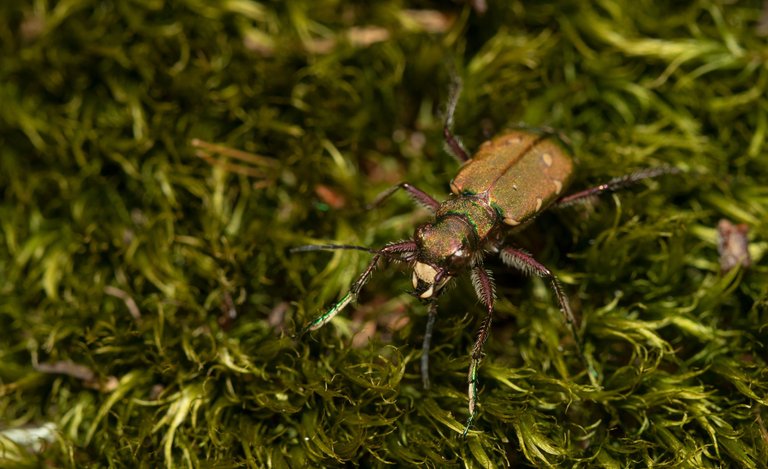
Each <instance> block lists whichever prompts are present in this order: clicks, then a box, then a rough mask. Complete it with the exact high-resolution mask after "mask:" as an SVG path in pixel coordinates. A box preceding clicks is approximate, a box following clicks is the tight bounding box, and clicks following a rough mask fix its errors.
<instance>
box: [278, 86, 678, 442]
mask: <svg viewBox="0 0 768 469" xmlns="http://www.w3.org/2000/svg"><path fill="white" fill-rule="evenodd" d="M459 92H460V86H459V85H458V84H454V88H453V90H452V92H451V95H450V99H449V101H448V106H447V110H446V120H445V125H444V127H443V136H444V139H445V142H446V144H447V145H446V146H447V148H448V150H449V151H450V153H452V154H453V156H454V157H455V158H456V159H458V160H459V161H460V162H461V163H462V166H461V168H460V169H459V172H458V174H457V175H456V177H455V178H454V179H453V180H452V181H451V183H450V187H451V195H450V197H449V198H448V200H445V201H444V202H438V201H437V200H435V199H434V198H433V197H431V196H430V195H429V194H427V193H426V192H424V191H422V190H420V189H418V188H417V187H415V186H413V185H411V184H409V183H407V182H404V183H400V184H398V185H396V186H394V187H392V188H390V189H388V190H387V191H385V192H383V193H382V194H380V195H379V196H378V197H377V198H376V199H375V200H374V202H373V203H372V204H371V205H370V206H376V205H379V204H380V203H381V202H383V201H384V200H385V199H387V198H389V197H390V196H391V195H392V194H394V193H395V192H396V191H398V190H401V189H402V190H405V191H406V192H407V193H408V194H409V195H410V196H411V197H412V198H413V199H414V200H415V201H416V202H418V203H419V204H420V205H423V206H424V207H426V208H427V209H429V210H430V211H431V212H432V213H433V215H434V218H433V219H432V220H431V221H429V222H426V223H424V224H422V225H419V226H418V227H417V228H416V230H415V231H414V236H413V239H408V240H405V241H398V242H393V243H389V244H386V245H385V246H384V247H382V248H380V249H371V248H368V247H364V246H354V245H345V244H323V245H309V246H300V247H297V248H294V249H292V251H317V250H338V249H355V250H362V251H367V252H369V253H371V254H373V258H372V259H371V261H370V263H369V264H368V266H367V267H366V268H365V270H364V271H363V273H362V274H361V275H360V276H359V277H358V278H357V280H356V281H355V282H354V283H353V284H352V285H351V287H350V289H349V291H348V292H347V293H346V294H345V295H344V296H343V297H342V298H341V299H340V300H339V301H338V302H337V303H336V304H335V305H333V306H332V307H331V308H330V309H328V310H327V311H326V312H325V313H324V314H322V315H320V316H318V317H317V318H315V319H314V320H312V321H311V322H310V323H309V324H307V326H306V327H305V328H304V329H303V331H302V334H304V333H306V332H309V331H313V330H316V329H319V328H320V327H322V326H323V325H324V324H326V323H327V322H328V321H330V320H331V319H333V317H334V316H336V315H337V314H338V313H339V312H340V311H341V310H342V309H343V308H344V307H345V306H347V305H348V304H349V303H352V302H354V301H355V300H356V299H357V297H358V296H359V294H360V290H361V289H362V288H363V286H364V285H365V284H366V283H367V282H368V280H369V279H370V277H371V274H372V273H373V270H374V269H375V267H376V265H377V264H378V263H379V262H380V261H381V260H382V259H387V260H391V261H395V262H404V263H407V264H409V265H410V266H411V268H412V271H413V272H412V282H413V289H414V290H413V295H414V296H416V297H418V298H420V299H421V300H422V301H423V302H425V303H426V304H427V308H428V318H427V328H426V331H425V333H424V341H423V345H422V355H421V376H422V381H423V386H424V388H425V389H426V388H428V387H429V349H430V346H431V341H432V330H433V327H434V324H435V319H436V317H437V299H438V297H439V295H440V293H441V292H442V291H443V290H442V289H443V287H444V286H445V285H446V283H447V282H448V281H449V280H451V279H452V278H454V277H455V276H457V275H458V274H461V273H463V272H465V271H469V272H470V274H471V278H472V284H473V286H474V288H475V292H476V294H477V297H478V298H479V300H480V302H481V303H482V305H483V306H484V307H485V316H484V317H483V320H482V321H481V323H480V327H479V329H478V331H477V335H476V339H475V342H474V345H473V347H472V352H471V360H470V365H469V372H468V376H467V384H468V387H469V389H468V401H469V405H468V409H469V418H468V419H467V423H466V426H465V429H464V435H466V434H467V432H468V431H469V428H470V427H471V425H472V422H473V420H474V418H475V415H476V412H477V400H478V399H477V396H478V391H477V386H478V368H479V366H480V362H481V360H482V357H483V346H484V345H485V342H486V340H487V339H488V334H489V331H490V327H491V319H492V317H493V305H494V301H495V291H494V282H493V277H492V275H491V273H490V272H489V271H488V270H487V269H486V268H485V267H484V266H483V259H484V258H485V256H486V255H488V254H494V255H498V256H499V257H500V258H501V260H502V262H503V263H504V264H506V265H508V266H510V267H512V268H515V269H517V270H520V271H521V272H523V273H525V274H529V275H536V276H539V277H542V278H544V279H546V280H548V281H549V285H550V287H551V288H552V291H553V292H554V293H555V296H556V297H557V301H558V303H559V306H560V310H561V311H562V313H563V317H564V319H565V321H566V323H567V324H568V327H569V328H570V331H571V334H572V335H573V338H574V341H575V344H576V349H577V353H578V356H579V357H580V359H581V361H582V363H583V365H584V366H585V367H586V368H587V371H588V372H589V371H590V369H589V366H588V365H587V361H586V359H585V357H584V354H583V353H582V347H581V338H580V334H579V333H578V328H577V325H576V319H575V317H574V314H573V311H572V310H571V307H570V303H569V300H568V296H567V295H566V293H565V291H564V290H563V288H562V287H561V285H560V282H559V281H558V280H557V277H555V275H554V274H553V273H552V271H550V270H549V269H548V268H547V267H545V266H544V265H543V264H541V263H540V262H538V261H537V260H536V259H534V257H533V256H532V255H531V254H529V253H527V252H525V251H524V250H522V249H518V248H516V247H514V246H512V245H509V243H508V240H507V235H509V234H510V233H512V232H515V231H518V230H520V229H522V228H524V227H525V226H526V224H527V223H528V222H530V221H531V220H533V219H534V218H535V217H536V216H537V215H538V214H540V213H542V212H543V211H544V210H546V209H548V208H553V207H564V206H567V205H571V204H573V203H576V202H579V201H583V200H586V199H588V198H591V197H593V196H596V195H599V194H604V193H609V192H614V191H616V190H619V189H622V188H624V187H627V186H629V185H631V184H634V183H635V182H637V181H640V180H642V179H646V178H653V177H656V176H659V175H662V174H667V173H674V172H677V170H676V169H675V168H669V167H657V168H649V169H645V170H640V171H638V172H635V173H631V174H628V175H625V176H622V177H618V178H614V179H612V180H610V181H608V182H607V183H604V184H600V185H598V186H595V187H592V188H589V189H586V190H582V191H580V192H576V193H574V194H570V195H566V196H563V195H562V194H563V192H564V190H565V189H566V188H567V186H568V184H569V183H570V181H571V177H572V173H573V160H572V158H571V156H570V155H569V152H568V150H567V149H566V148H565V145H564V143H563V142H562V140H560V139H559V138H558V137H556V135H555V134H553V133H551V132H550V133H548V132H543V131H532V130H509V131H506V132H503V133H501V134H500V135H498V136H496V137H494V138H492V139H491V140H488V141H486V142H484V143H483V144H482V145H481V146H480V148H479V149H478V151H477V152H476V153H475V154H474V156H472V157H470V156H469V154H468V153H467V152H466V151H465V150H464V148H463V147H462V145H461V144H460V143H459V140H458V139H457V138H456V136H455V135H454V133H453V130H452V127H453V114H454V112H455V109H456V103H457V101H458V96H459Z"/></svg>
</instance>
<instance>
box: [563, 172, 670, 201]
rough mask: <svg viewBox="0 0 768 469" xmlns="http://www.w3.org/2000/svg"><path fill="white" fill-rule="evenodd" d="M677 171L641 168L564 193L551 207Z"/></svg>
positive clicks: (617, 189)
mask: <svg viewBox="0 0 768 469" xmlns="http://www.w3.org/2000/svg"><path fill="white" fill-rule="evenodd" d="M679 172H680V170H679V169H677V168H674V167H658V168H648V169H643V170H640V171H636V172H634V173H630V174H626V175H624V176H620V177H617V178H613V179H611V180H610V181H608V182H606V183H604V184H600V185H599V186H595V187H590V188H589V189H584V190H583V191H579V192H576V193H575V194H571V195H566V196H565V197H562V198H560V199H559V200H557V201H555V203H554V204H552V207H553V208H561V207H568V206H569V205H573V204H576V203H579V202H584V201H587V200H589V199H591V198H592V197H595V196H598V195H601V194H610V193H611V192H616V191H619V190H621V189H625V188H627V187H629V186H632V185H634V184H636V183H638V182H639V181H642V180H643V179H652V178H655V177H659V176H663V175H665V174H676V173H679Z"/></svg>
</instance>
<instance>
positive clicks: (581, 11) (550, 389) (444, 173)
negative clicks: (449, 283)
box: [0, 0, 768, 468]
mask: <svg viewBox="0 0 768 469" xmlns="http://www.w3.org/2000/svg"><path fill="white" fill-rule="evenodd" d="M482 3H483V2H475V8H476V9H473V8H472V7H470V6H464V5H463V4H462V2H454V3H445V2H402V1H395V0H392V1H381V2H373V4H371V3H370V2H339V1H333V0H322V1H309V0H296V1H291V2H267V1H264V2H251V1H246V0H233V1H228V2H215V3H206V2H199V1H193V0H184V1H179V2H164V1H162V0H146V1H137V2H106V3H105V2H96V1H89V0H84V1H81V2H67V1H62V2H55V1H48V2H46V1H40V2H32V3H30V4H28V5H22V4H18V3H13V2H6V3H4V4H3V6H0V18H2V20H1V21H0V102H1V103H2V106H0V190H1V191H2V198H1V199H0V330H2V334H0V416H1V417H0V459H2V461H3V465H4V466H16V467H34V466H36V465H39V464H43V463H45V464H47V465H54V466H62V467H73V466H77V467H87V466H97V467H101V466H125V465H130V466H140V467H156V466H162V465H166V466H195V467H197V466H200V465H215V466H217V467H230V466H245V465H247V466H252V467H267V466H274V467H303V466H333V465H341V464H344V463H350V464H355V465H362V466H384V465H388V464H393V465H397V466H407V465H413V464H422V463H423V464H427V465H429V466H434V467H437V466H440V467H445V466H467V467H488V466H493V465H498V466H505V465H529V466H537V467H540V466H562V467H574V466H581V467H593V466H604V467H632V466H640V467H643V466H651V465H653V466H657V467H659V466H661V467H665V466H666V467H697V468H698V467H721V466H734V467H736V466H738V467H762V466H763V465H764V462H765V461H766V460H768V430H766V423H765V420H766V417H768V414H767V413H766V408H765V405H766V404H768V397H767V393H768V376H767V375H766V365H765V356H766V353H765V352H766V351H765V348H764V344H765V343H766V342H767V341H768V336H766V331H765V328H764V325H765V324H766V322H768V288H766V285H768V278H766V277H767V275H768V271H767V270H766V268H765V266H764V261H763V258H764V253H765V250H766V248H767V247H768V244H766V234H767V233H768V227H767V226H766V220H768V217H767V216H766V212H767V211H768V191H766V188H765V181H766V180H768V179H766V178H768V167H767V165H766V157H765V153H766V148H765V142H766V128H767V126H768V101H766V98H765V96H768V92H767V91H766V88H767V87H768V68H766V66H765V62H766V52H767V49H766V46H765V44H766V42H765V37H764V36H762V35H761V34H764V30H765V28H764V26H765V24H764V22H765V13H764V12H763V11H762V5H761V2H758V1H756V0H755V1H751V2H737V3H733V2H718V1H698V2H688V3H674V2H651V1H646V0H640V1H628V0H605V1H601V2H597V3H594V4H591V5H587V4H585V3H584V2H576V1H573V2H522V1H512V2H505V1H489V2H488V11H487V12H486V13H485V14H480V13H479V12H478V11H477V10H479V9H481V8H480V5H481V4H482ZM761 18H763V19H762V20H761ZM761 21H762V23H761ZM451 70H456V73H457V74H458V75H460V76H461V77H462V78H463V81H464V92H463V94H462V95H461V98H460V100H459V103H458V110H457V114H456V123H455V129H456V132H457V133H458V134H459V135H461V136H462V137H463V142H464V144H465V145H466V146H467V147H468V148H470V149H474V148H477V146H478V145H479V144H480V143H481V142H482V141H483V140H485V139H487V138H488V137H489V136H491V135H493V134H494V133H496V132H497V131H499V130H501V129H503V128H505V127H509V126H515V125H519V124H520V123H524V124H525V125H530V126H550V127H553V128H555V129H558V130H559V131H561V132H562V133H563V134H564V135H566V136H567V137H568V138H569V139H570V140H571V142H572V146H573V148H574V152H575V156H576V158H577V161H578V173H577V176H576V181H575V183H574V185H573V186H572V188H573V189H579V188H584V187H588V186H589V185H591V184H595V183H597V182H601V181H605V180H607V179H610V178H611V177H615V176H619V175H622V174H625V173H628V172H631V171H633V170H637V169H640V168H647V167H653V166H660V165H669V166H674V167H677V168H680V169H682V170H683V171H684V173H683V174H681V175H677V176H667V177H664V178H660V179H658V180H654V181H650V182H647V183H644V184H641V185H639V186H638V187H637V188H636V189H633V190H631V191H627V192H623V193H621V194H619V195H616V196H609V197H604V198H603V199H602V200H601V201H599V202H597V203H596V204H595V205H593V206H588V207H573V208H567V209H563V210H559V211H556V212H555V211H553V212H551V213H547V214H545V215H544V216H542V217H540V218H539V219H538V220H537V223H536V224H535V226H532V227H531V228H530V229H528V230H527V231H526V235H525V236H523V237H522V238H521V239H520V240H519V242H520V243H522V244H524V245H525V246H526V247H528V248H529V249H531V250H532V251H533V252H534V253H535V254H536V256H537V258H538V259H540V260H541V261H542V262H544V263H545V264H547V265H548V266H550V267H552V269H553V270H554V271H555V272H556V273H557V274H558V276H559V277H560V279H561V280H562V282H563V284H564V286H565V289H566V291H567V292H568V293H569V295H570V296H571V299H572V302H573V306H574V310H575V311H576V313H577V315H578V316H579V317H580V318H581V320H582V330H583V334H584V336H585V342H586V352H587V355H588V358H589V360H590V364H591V365H592V366H594V367H595V368H596V369H597V370H598V371H599V372H600V376H601V386H600V387H595V386H593V385H591V384H590V381H589V379H588V377H587V376H586V373H585V370H584V367H583V365H582V364H581V363H580V361H579V360H578V357H577V356H576V355H575V347H574V344H573V343H572V341H571V339H570V336H569V333H568V329H567V326H566V325H565V324H563V322H562V319H561V317H560V313H559V311H558V309H557V307H556V301H555V299H554V298H553V295H552V294H551V293H550V292H549V290H548V289H547V285H546V284H545V283H543V282H541V281H539V280H536V279H533V280H527V279H523V278H521V277H518V276H516V275H514V274H511V273H508V271H505V270H504V269H503V268H502V267H501V266H500V265H497V264H494V263H491V264H490V267H491V268H492V269H493V270H494V271H495V273H496V278H497V280H498V296H499V301H498V306H497V314H496V318H495V323H494V327H493V330H492V333H491V338H490V340H489V342H488V344H487V347H486V352H487V355H486V358H485V360H484V362H483V365H482V368H481V370H480V380H481V381H480V384H481V393H480V413H479V416H478V419H477V421H476V426H475V428H474V429H473V430H472V431H471V432H470V434H469V435H468V437H467V438H461V431H462V430H463V423H464V421H465V419H466V417H467V415H466V407H467V396H466V370H467V367H468V362H469V360H468V350H469V348H470V346H471V343H472V340H473V332H472V331H473V330H474V329H475V327H477V324H478V320H479V317H480V314H481V308H480V306H479V305H478V304H477V302H476V301H475V300H474V299H473V292H472V290H471V287H470V286H469V282H468V281H467V279H464V280H462V281H459V282H457V284H456V286H455V288H453V289H452V290H451V291H450V292H448V293H446V295H445V296H444V298H443V299H442V301H441V304H440V313H439V318H438V321H437V324H436V329H435V337H434V342H433V353H432V356H431V370H432V388H431V389H430V390H428V391H425V390H423V389H422V388H421V379H420V377H419V366H418V361H419V360H418V359H419V356H420V344H421V338H422V334H423V328H424V325H425V323H426V312H425V310H424V308H423V307H422V306H421V305H420V304H419V303H418V301H416V300H415V299H414V298H411V297H409V296H408V295H407V294H405V293H404V292H405V291H406V290H407V289H408V282H409V280H408V275H409V274H408V273H407V272H404V271H403V270H402V269H399V268H397V267H395V266H392V267H387V268H384V269H380V270H379V271H378V272H377V273H376V276H375V277H374V279H373V280H372V281H371V283H370V284H369V285H368V286H367V287H366V288H365V290H364V293H363V295H362V297H361V298H360V302H359V304H357V305H356V306H354V307H348V308H347V310H346V311H345V312H344V314H342V315H340V316H339V317H338V318H337V319H334V320H333V321H332V322H331V323H330V324H329V325H327V326H326V327H324V328H322V329H320V330H319V331H317V332H315V333H313V334H312V335H311V336H309V337H306V338H304V339H303V340H301V341H294V340H292V338H291V337H292V336H293V334H294V333H295V332H296V331H297V330H298V329H299V328H300V327H301V326H302V325H303V324H305V323H306V322H307V321H308V320H310V319H311V318H312V317H314V316H315V315H317V314H319V313H321V312H322V311H324V308H326V307H328V305H330V304H332V303H333V302H334V301H336V299H338V298H339V297H340V295H342V294H343V293H344V291H345V290H346V288H348V286H349V284H350V283H351V282H352V281H353V280H354V278H355V277H356V275H358V273H359V272H360V270H361V269H362V267H363V266H364V265H365V262H366V261H367V260H368V254H366V253H364V252H354V251H348V252H337V253H293V254H292V253H289V252H288V250H289V249H290V248H291V247H295V246H297V245H302V244H308V243H320V242H331V241H336V242H342V243H350V244H363V245H370V246H380V245H382V244H383V243H385V242H387V241H391V240H396V239H402V238H405V237H408V236H410V235H411V233H412V229H413V227H414V226H415V224H417V223H418V222H419V221H421V220H424V219H425V216H426V215H425V213H424V212H423V211H420V210H414V209H412V208H411V206H410V205H409V203H408V200H407V198H406V197H400V196H398V197H395V198H394V199H393V200H392V201H390V202H388V203H387V204H385V205H384V206H383V207H381V208H380V209H378V210H375V211H369V210H365V209H364V206H365V204H366V203H367V202H369V201H371V200H373V198H374V197H375V195H376V194H377V193H378V192H379V191H381V190H383V189H384V188H386V187H388V186H390V185H391V184H394V183H396V182H399V181H402V180H405V181H409V182H411V183H413V184H415V185H417V186H418V187H420V188H421V189H423V190H425V191H427V192H429V193H430V194H433V195H435V196H437V197H438V198H442V197H444V196H445V195H446V194H447V191H448V181H449V180H450V178H451V177H452V175H453V174H455V172H456V168H457V165H456V164H455V162H454V161H453V160H452V159H451V158H450V157H449V156H448V155H447V154H446V153H445V152H444V151H443V143H442V137H441V135H442V129H441V127H442V117H441V115H440V109H441V108H442V106H444V104H445V102H446V100H447V94H448V89H449V82H450V75H451ZM211 144H216V145H220V146H211ZM238 152H241V153H238ZM721 218H728V219H730V220H731V221H732V222H734V223H745V224H747V226H748V227H749V238H750V254H751V259H752V263H753V265H752V266H751V267H750V268H749V269H742V268H739V269H735V270H733V271H731V272H729V273H725V274H721V272H720V263H719V260H718V251H717V232H716V227H717V223H718V221H719V220H720V219H721ZM361 331H362V332H361ZM360 334H363V335H362V336H361V335H360ZM365 334H369V335H370V337H371V340H370V341H367V340H365ZM361 337H363V339H362V340H361V339H360V338H361ZM52 429H54V430H52ZM17 430H21V431H23V432H26V433H23V435H25V437H20V436H19V433H18V432H17ZM30 435H31V436H30ZM39 436H42V438H43V439H44V440H45V444H44V445H42V446H36V445H34V444H32V443H31V442H32V441H34V440H36V439H38V437H39ZM25 438H27V439H25ZM14 442H15V443H14Z"/></svg>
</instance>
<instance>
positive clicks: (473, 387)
mask: <svg viewBox="0 0 768 469" xmlns="http://www.w3.org/2000/svg"><path fill="white" fill-rule="evenodd" d="M472 285H473V286H474V287H475V293H477V297H478V298H479V299H480V301H481V302H482V303H483V304H484V305H485V306H486V308H487V310H488V312H487V314H486V315H485V318H483V322H482V323H480V329H478V331H477V338H476V339H475V345H474V346H473V347H472V356H471V359H470V362H469V373H468V374H467V384H468V387H469V389H468V390H467V395H468V398H469V418H468V419H467V424H466V426H465V427H464V433H462V436H467V432H469V428H470V427H471V426H472V422H474V420H475V416H476V415H477V381H478V379H477V372H478V369H479V368H480V362H481V361H482V360H483V347H484V346H485V342H486V341H487V340H488V334H489V332H490V330H491V319H492V317H493V301H494V298H495V293H494V286H493V277H491V274H490V273H489V272H488V271H487V270H485V269H484V268H483V267H481V266H477V267H474V268H473V269H472Z"/></svg>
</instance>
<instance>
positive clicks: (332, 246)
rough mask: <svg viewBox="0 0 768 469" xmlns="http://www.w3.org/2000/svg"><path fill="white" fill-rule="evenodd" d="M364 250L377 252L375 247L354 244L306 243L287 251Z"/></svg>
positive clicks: (372, 252)
mask: <svg viewBox="0 0 768 469" xmlns="http://www.w3.org/2000/svg"><path fill="white" fill-rule="evenodd" d="M341 250H348V251H365V252H369V253H371V254H376V253H377V252H379V251H378V250H376V249H371V248H369V247H366V246H356V245H354V244H308V245H306V246H296V247H295V248H291V249H289V250H288V251H289V252H309V251H341Z"/></svg>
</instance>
